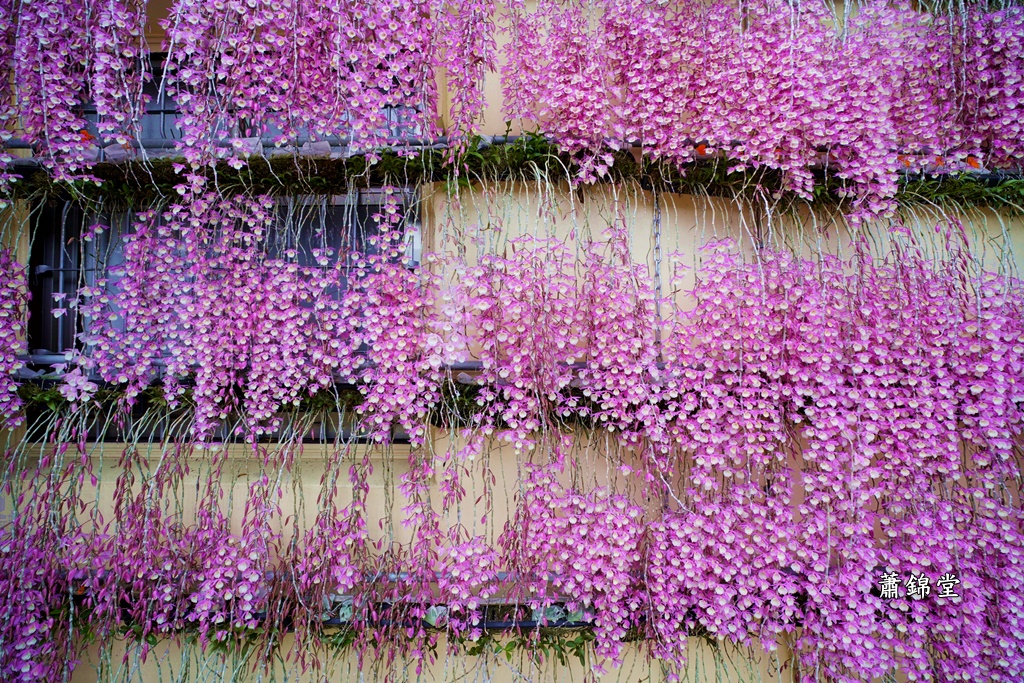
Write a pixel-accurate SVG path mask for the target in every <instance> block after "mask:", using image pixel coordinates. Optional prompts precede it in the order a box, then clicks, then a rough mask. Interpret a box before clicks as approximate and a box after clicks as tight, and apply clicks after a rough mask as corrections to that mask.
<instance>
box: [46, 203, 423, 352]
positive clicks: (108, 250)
mask: <svg viewBox="0 0 1024 683" xmlns="http://www.w3.org/2000/svg"><path fill="white" fill-rule="evenodd" d="M415 199H416V197H415V192H414V191H411V190H405V191H403V192H402V193H401V195H400V210H401V212H402V217H403V222H402V225H403V227H404V228H405V232H406V249H405V257H404V261H405V264H406V266H407V267H410V268H415V267H417V266H418V265H419V258H420V243H421V237H420V223H419V219H418V211H417V205H416V202H415ZM383 200H384V195H383V193H382V192H381V191H380V190H373V189H371V190H359V191H357V190H353V191H352V192H350V193H349V194H347V195H336V196H332V197H327V198H323V197H321V198H310V197H298V198H295V197H292V198H282V199H281V200H279V202H278V211H277V220H276V223H275V225H274V226H273V227H272V229H271V230H270V231H269V234H268V236H267V238H266V241H265V245H264V246H265V249H266V252H267V255H268V256H269V257H270V258H282V259H285V260H291V259H294V260H295V262H297V263H299V264H300V265H303V266H308V267H317V266H320V264H318V262H317V255H318V254H325V253H326V254H329V259H330V263H331V265H333V264H334V263H335V262H336V261H335V259H337V258H341V259H343V265H351V264H352V263H353V262H352V261H351V255H352V254H353V253H354V252H360V253H363V254H369V253H373V252H374V251H375V249H376V248H375V247H374V246H373V244H372V240H371V239H370V238H371V237H374V236H375V235H376V234H378V226H377V223H376V221H374V219H373V216H374V215H375V214H377V213H379V212H380V211H381V210H382V205H383ZM34 220H35V232H34V237H33V240H32V245H31V252H30V263H29V266H30V280H29V286H30V289H31V292H32V299H31V302H30V304H29V313H30V317H29V325H28V338H29V353H30V358H29V359H28V360H29V362H30V363H32V364H35V365H50V364H52V363H57V362H63V353H64V351H65V350H67V349H70V348H74V347H75V346H76V345H77V336H78V334H79V333H81V332H84V331H85V330H84V329H83V325H84V324H85V323H84V321H83V320H82V319H81V318H80V317H78V316H76V315H75V311H74V309H72V308H70V307H68V305H67V304H68V303H69V302H70V301H72V300H73V299H74V298H75V296H76V295H77V293H78V291H79V289H80V288H82V287H86V286H89V287H95V286H96V284H97V283H98V281H99V280H101V279H104V278H105V279H106V282H107V284H106V289H107V290H108V291H111V292H113V291H116V288H117V279H118V278H117V272H118V271H117V267H118V266H120V265H122V264H123V263H124V254H123V237H124V236H125V235H127V234H130V232H131V223H132V217H131V215H129V214H121V215H118V216H95V215H92V216H87V215H85V214H84V213H83V212H82V211H81V210H80V209H79V208H77V207H76V206H75V205H74V204H72V203H68V202H47V203H43V204H40V205H38V206H36V207H35V211H34ZM97 224H98V225H103V226H107V227H106V228H105V229H103V230H102V231H99V232H97V231H96V230H95V227H94V226H95V225H97ZM345 288H346V285H344V284H343V285H342V286H341V288H339V291H338V292H337V293H336V295H337V296H341V294H342V293H343V291H344V289H345Z"/></svg>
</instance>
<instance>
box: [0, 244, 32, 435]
mask: <svg viewBox="0 0 1024 683" xmlns="http://www.w3.org/2000/svg"><path fill="white" fill-rule="evenodd" d="M27 303H28V283H26V282H25V267H24V266H23V265H22V264H20V263H18V261H17V259H16V258H15V256H14V254H13V253H12V252H11V250H9V249H0V424H6V425H7V426H11V427H13V426H16V425H17V424H19V423H20V417H19V413H20V411H21V399H20V398H19V397H18V384H17V382H16V381H15V379H14V376H13V375H14V374H15V373H17V372H18V370H19V369H21V368H22V367H23V363H22V362H21V361H19V360H18V356H20V355H22V354H24V353H27V352H28V344H26V342H25V308H26V306H27Z"/></svg>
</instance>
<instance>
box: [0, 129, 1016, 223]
mask: <svg viewBox="0 0 1024 683" xmlns="http://www.w3.org/2000/svg"><path fill="white" fill-rule="evenodd" d="M453 154H454V153H453V152H452V150H449V149H430V148H428V149H422V150H419V151H418V152H417V153H416V154H413V153H412V150H410V151H409V152H408V153H405V154H402V153H399V152H395V151H387V152H383V153H381V154H380V155H379V157H378V158H377V159H376V160H375V161H374V162H373V163H370V161H369V160H368V158H367V157H365V156H354V157H349V158H337V159H334V158H328V157H301V156H294V155H282V156H274V157H270V158H264V157H254V158H251V159H250V160H249V162H248V164H247V165H246V166H244V167H243V168H241V169H233V168H231V167H229V166H228V165H227V164H226V163H223V162H222V163H219V164H217V165H216V166H215V167H212V168H204V169H201V170H200V172H201V173H202V174H203V175H205V176H206V177H207V178H208V180H209V182H210V183H211V184H212V185H213V186H214V187H216V188H217V189H218V190H219V191H220V192H222V193H224V194H234V193H251V194H270V195H279V196H281V195H330V194H345V193H346V192H348V191H349V190H350V189H352V188H365V187H375V186H380V185H383V184H402V185H417V184H420V183H424V182H444V183H448V184H449V185H450V186H451V187H452V189H454V188H455V187H457V186H463V187H465V186H468V185H470V184H472V183H475V182H495V181H508V180H520V181H527V182H529V181H533V180H536V179H538V178H539V179H543V180H546V181H549V182H559V181H562V180H566V179H568V178H570V177H571V176H573V175H574V174H575V173H576V172H577V171H578V166H577V164H576V163H575V162H574V160H573V158H572V157H571V156H570V155H568V154H566V153H564V152H562V151H560V150H559V149H558V148H557V147H556V146H555V145H553V144H551V143H550V142H548V141H547V140H546V139H544V138H543V137H540V136H538V135H524V136H521V137H519V138H517V139H516V140H515V141H513V142H508V143H502V144H486V143H485V141H484V139H483V138H479V137H477V138H473V139H471V140H470V141H469V143H468V145H467V146H466V149H465V150H463V151H462V152H461V153H458V154H455V155H454V156H453ZM611 154H612V156H613V157H614V163H613V164H612V166H611V168H610V169H609V172H608V174H607V175H606V176H605V177H604V178H603V179H602V180H603V181H604V182H613V183H626V182H632V183H636V184H637V185H638V186H640V187H642V188H644V189H648V190H654V189H658V190H662V191H666V192H674V193H679V194H699V195H710V196H718V197H729V198H740V197H744V196H753V195H755V194H758V195H761V196H763V194H765V193H767V194H769V195H774V196H775V197H777V198H779V199H781V200H782V205H783V207H785V206H786V205H787V203H788V204H796V203H800V202H802V200H800V199H799V198H798V197H796V195H795V194H793V193H792V192H791V191H789V190H787V189H786V188H785V186H784V178H783V174H782V173H781V172H780V171H778V170H775V169H771V168H768V167H765V166H760V167H756V168H755V167H748V168H746V169H744V170H742V171H736V170H735V166H736V163H735V162H734V161H733V160H730V159H726V158H714V159H706V160H699V161H695V162H694V163H692V164H688V165H686V166H685V167H683V168H680V167H679V166H677V165H675V164H672V163H667V162H663V161H658V160H654V159H651V158H649V157H644V158H642V159H641V160H640V161H639V162H638V161H637V160H636V159H635V158H634V156H633V155H632V153H630V152H629V151H625V150H620V151H617V152H611ZM183 163H184V160H183V159H158V160H154V161H132V162H128V163H120V164H111V163H100V164H97V165H96V166H95V167H94V168H93V169H92V174H93V176H94V177H95V179H96V181H97V182H88V181H75V182H73V183H69V182H59V183H58V182H54V181H53V180H52V179H51V178H50V177H49V176H48V174H47V173H46V172H44V171H37V172H34V173H32V174H30V175H28V176H26V177H25V178H24V179H23V180H22V182H20V183H18V184H17V185H16V186H15V187H16V189H17V192H18V196H19V197H20V198H25V199H38V198H41V197H44V196H52V195H60V196H65V197H71V198H73V199H76V200H78V201H80V202H82V203H92V202H96V203H98V202H101V201H102V202H103V204H104V205H105V206H107V207H108V208H139V207H146V206H151V205H153V204H155V203H159V202H160V201H166V200H170V199H173V198H174V197H177V196H178V192H177V190H176V188H177V187H178V186H179V185H181V184H182V183H183V182H184V178H183V176H182V175H181V174H180V173H179V172H178V171H177V170H176V168H177V169H180V168H181V167H182V165H183ZM844 186H845V181H843V180H842V179H840V178H838V177H837V176H836V175H835V174H832V173H824V172H819V173H818V174H817V178H816V184H815V189H814V198H813V201H812V202H811V203H812V204H815V205H823V206H824V205H828V206H840V205H841V203H842V201H843V200H841V199H840V197H839V196H838V194H837V191H838V190H841V189H842V188H843V187H844ZM897 200H898V201H899V202H900V203H901V204H904V205H913V204H916V203H921V202H931V203H956V204H960V205H965V206H971V207H991V208H996V209H1010V210H1013V211H1020V207H1021V206H1022V205H1024V181H1022V180H1020V179H1017V178H1011V177H1005V178H1002V177H998V176H996V177H992V176H978V175H975V174H967V173H964V174H953V175H948V176H940V177H935V176H923V175H918V176H908V177H907V178H905V179H904V180H902V181H901V183H900V189H899V193H898V195H897Z"/></svg>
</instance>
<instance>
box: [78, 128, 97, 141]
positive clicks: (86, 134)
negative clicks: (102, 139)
mask: <svg viewBox="0 0 1024 683" xmlns="http://www.w3.org/2000/svg"><path fill="white" fill-rule="evenodd" d="M80 132H81V133H82V142H89V141H90V140H95V139H96V136H95V135H93V134H92V133H90V132H89V131H87V130H86V129H85V128H83V129H82V130H81V131H80Z"/></svg>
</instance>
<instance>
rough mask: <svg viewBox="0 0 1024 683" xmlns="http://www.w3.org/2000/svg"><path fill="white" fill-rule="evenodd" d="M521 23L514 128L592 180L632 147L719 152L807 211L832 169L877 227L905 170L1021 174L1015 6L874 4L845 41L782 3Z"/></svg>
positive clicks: (574, 10)
mask: <svg viewBox="0 0 1024 683" xmlns="http://www.w3.org/2000/svg"><path fill="white" fill-rule="evenodd" d="M511 17H512V18H511V29H510V35H511V42H510V47H509V51H510V54H509V64H510V68H509V69H508V70H507V71H506V72H505V73H504V75H503V79H504V80H503V85H504V88H505V100H506V106H507V112H508V115H509V116H510V117H523V118H525V119H527V120H531V121H535V122H537V124H539V126H540V129H541V131H543V132H545V133H547V134H549V135H551V136H553V137H554V138H555V139H556V140H557V141H558V143H559V144H560V145H562V146H564V147H565V148H566V149H567V150H568V151H570V152H574V153H576V154H578V155H579V158H580V163H581V169H582V173H583V178H584V179H592V178H594V177H596V176H600V175H602V174H603V173H604V172H605V171H606V170H607V166H608V163H610V159H611V157H610V156H609V155H608V154H607V151H608V150H609V149H618V148H620V147H621V146H623V145H627V144H639V145H641V146H642V147H643V148H644V150H645V151H647V152H649V153H650V154H652V155H653V156H655V157H658V158H664V159H667V160H670V161H674V162H676V163H678V164H680V165H681V167H683V166H682V165H684V164H685V163H686V162H689V161H692V160H693V159H694V158H695V157H698V156H701V155H706V154H716V153H718V152H721V153H724V154H726V155H727V156H728V157H729V158H730V159H731V160H733V169H734V170H741V169H743V168H746V167H749V166H761V165H764V166H767V167H769V168H774V169H778V170H780V171H782V172H783V173H784V174H785V175H786V177H787V178H788V182H789V184H790V187H791V188H792V189H793V190H795V191H796V192H797V193H799V194H801V195H802V196H810V193H811V190H812V187H813V184H814V178H813V175H812V169H813V168H815V167H819V166H824V167H825V168H827V169H832V170H834V171H835V172H836V173H837V175H838V177H839V178H841V179H844V180H845V181H846V189H845V190H844V193H847V194H850V195H852V196H853V198H854V199H855V200H856V202H855V207H856V208H857V209H858V210H860V211H861V212H864V213H866V214H867V215H878V214H880V213H883V212H890V211H891V210H892V209H893V205H892V202H891V199H892V197H893V195H894V193H895V190H896V178H897V176H896V172H897V170H900V169H903V168H906V167H911V166H913V167H916V168H922V167H924V166H928V168H929V169H930V170H939V171H948V170H957V169H962V168H968V167H969V166H974V167H975V168H977V167H978V166H979V165H980V164H984V165H986V166H990V167H994V168H1001V167H1007V166H1009V167H1016V166H1018V165H1019V164H1020V160H1021V153H1020V146H1019V145H1020V140H1021V134H1020V124H1019V121H1018V119H1019V117H1018V116H1016V115H1015V112H1016V111H1017V109H1018V108H1019V103H1020V101H1021V98H1022V96H1024V91H1022V89H1021V76H1020V74H1021V69H1022V68H1024V65H1022V64H1021V61H1020V59H1019V58H1018V55H1019V54H1020V52H1019V50H1017V49H1016V46H1018V45H1019V41H1020V40H1021V38H1020V36H1021V21H1024V13H1022V12H1021V11H1020V8H1019V7H1013V8H1008V9H1003V10H999V11H997V12H989V13H986V12H983V11H981V10H979V9H976V8H972V9H970V10H968V11H967V12H966V14H965V15H964V16H962V17H961V16H949V17H942V16H932V15H929V14H926V13H920V12H916V11H912V10H910V9H909V8H907V7H905V6H903V5H894V4H892V3H888V2H870V3H866V4H864V5H862V6H860V7H858V11H857V13H856V14H854V15H853V17H852V18H851V19H849V21H848V22H847V24H846V25H845V27H842V22H843V19H842V17H837V16H834V15H833V14H832V13H831V11H830V10H829V9H828V7H827V6H826V5H825V4H816V5H813V6H805V5H799V6H797V5H794V4H792V3H786V2H781V1H780V2H775V1H774V0H765V1H763V2H761V1H759V2H753V3H744V4H743V5H742V6H739V5H736V4H734V3H725V2H717V3H711V4H708V5H705V4H701V3H664V2H658V3H655V2H648V1H647V0H599V1H597V2H589V1H582V0H581V1H574V2H557V1H555V0H548V1H542V2H540V3H539V5H538V8H537V10H536V11H534V12H526V11H525V9H524V8H523V7H522V6H521V3H520V4H518V5H517V4H515V3H514V4H513V6H512V14H511ZM840 27H842V28H841V29H840ZM961 46H962V47H961ZM921 155H924V158H920V159H919V158H918V156H921ZM979 160H980V161H979ZM683 168H684V167H683ZM684 170H685V168H684Z"/></svg>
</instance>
